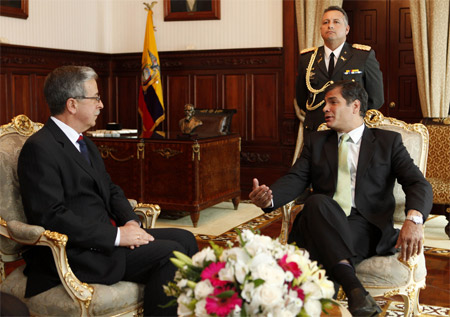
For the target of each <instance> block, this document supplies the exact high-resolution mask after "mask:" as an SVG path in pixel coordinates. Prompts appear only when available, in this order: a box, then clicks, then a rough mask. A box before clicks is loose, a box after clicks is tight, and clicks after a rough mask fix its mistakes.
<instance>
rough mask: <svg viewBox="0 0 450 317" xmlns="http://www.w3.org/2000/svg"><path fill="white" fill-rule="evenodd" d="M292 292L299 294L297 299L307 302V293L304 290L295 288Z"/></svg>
mask: <svg viewBox="0 0 450 317" xmlns="http://www.w3.org/2000/svg"><path fill="white" fill-rule="evenodd" d="M292 290H294V291H296V292H297V297H298V298H300V299H301V300H302V301H304V300H305V292H304V291H303V289H301V288H300V287H298V286H294V287H292Z"/></svg>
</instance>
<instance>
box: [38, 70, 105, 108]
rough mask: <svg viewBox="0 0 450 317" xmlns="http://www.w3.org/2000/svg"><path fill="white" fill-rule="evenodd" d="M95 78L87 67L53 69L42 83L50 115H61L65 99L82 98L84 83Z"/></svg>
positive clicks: (95, 74) (93, 72) (92, 71)
mask: <svg viewBox="0 0 450 317" xmlns="http://www.w3.org/2000/svg"><path fill="white" fill-rule="evenodd" d="M97 78H98V76H97V73H96V72H95V71H94V70H93V69H92V68H90V67H87V66H61V67H58V68H56V69H54V70H53V71H52V72H51V73H50V74H48V76H47V78H46V79H45V83H44V96H45V99H46V100H47V103H48V107H49V109H50V113H51V115H53V116H54V115H58V114H61V113H63V112H64V109H65V107H66V101H67V99H69V98H74V97H81V96H84V95H85V91H84V83H85V82H86V81H88V80H91V79H97Z"/></svg>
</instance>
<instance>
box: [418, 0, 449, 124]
mask: <svg viewBox="0 0 450 317" xmlns="http://www.w3.org/2000/svg"><path fill="white" fill-rule="evenodd" d="M410 4H411V21H412V23H411V26H412V35H413V46H414V59H415V64H416V73H417V84H418V89H419V97H420V104H421V108H422V114H423V116H424V117H431V118H443V117H447V116H448V115H449V105H450V1H449V0H411V2H410ZM413 21H414V22H413Z"/></svg>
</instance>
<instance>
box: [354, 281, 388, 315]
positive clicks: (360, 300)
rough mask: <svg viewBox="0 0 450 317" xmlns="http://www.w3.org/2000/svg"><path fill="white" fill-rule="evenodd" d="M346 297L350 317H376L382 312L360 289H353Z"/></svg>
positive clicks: (368, 295)
mask: <svg viewBox="0 0 450 317" xmlns="http://www.w3.org/2000/svg"><path fill="white" fill-rule="evenodd" d="M347 297H348V310H349V311H350V313H351V314H352V316H358V317H359V316H361V317H366V316H378V314H380V313H381V312H382V310H381V308H380V306H378V304H377V302H375V300H374V299H373V297H372V296H370V294H368V293H367V292H366V291H365V290H364V289H362V288H355V289H353V290H351V291H350V294H348V295H347Z"/></svg>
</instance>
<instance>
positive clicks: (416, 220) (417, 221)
mask: <svg viewBox="0 0 450 317" xmlns="http://www.w3.org/2000/svg"><path fill="white" fill-rule="evenodd" d="M406 219H408V220H411V221H412V222H414V223H415V224H422V223H423V218H422V217H420V216H409V217H406Z"/></svg>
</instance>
